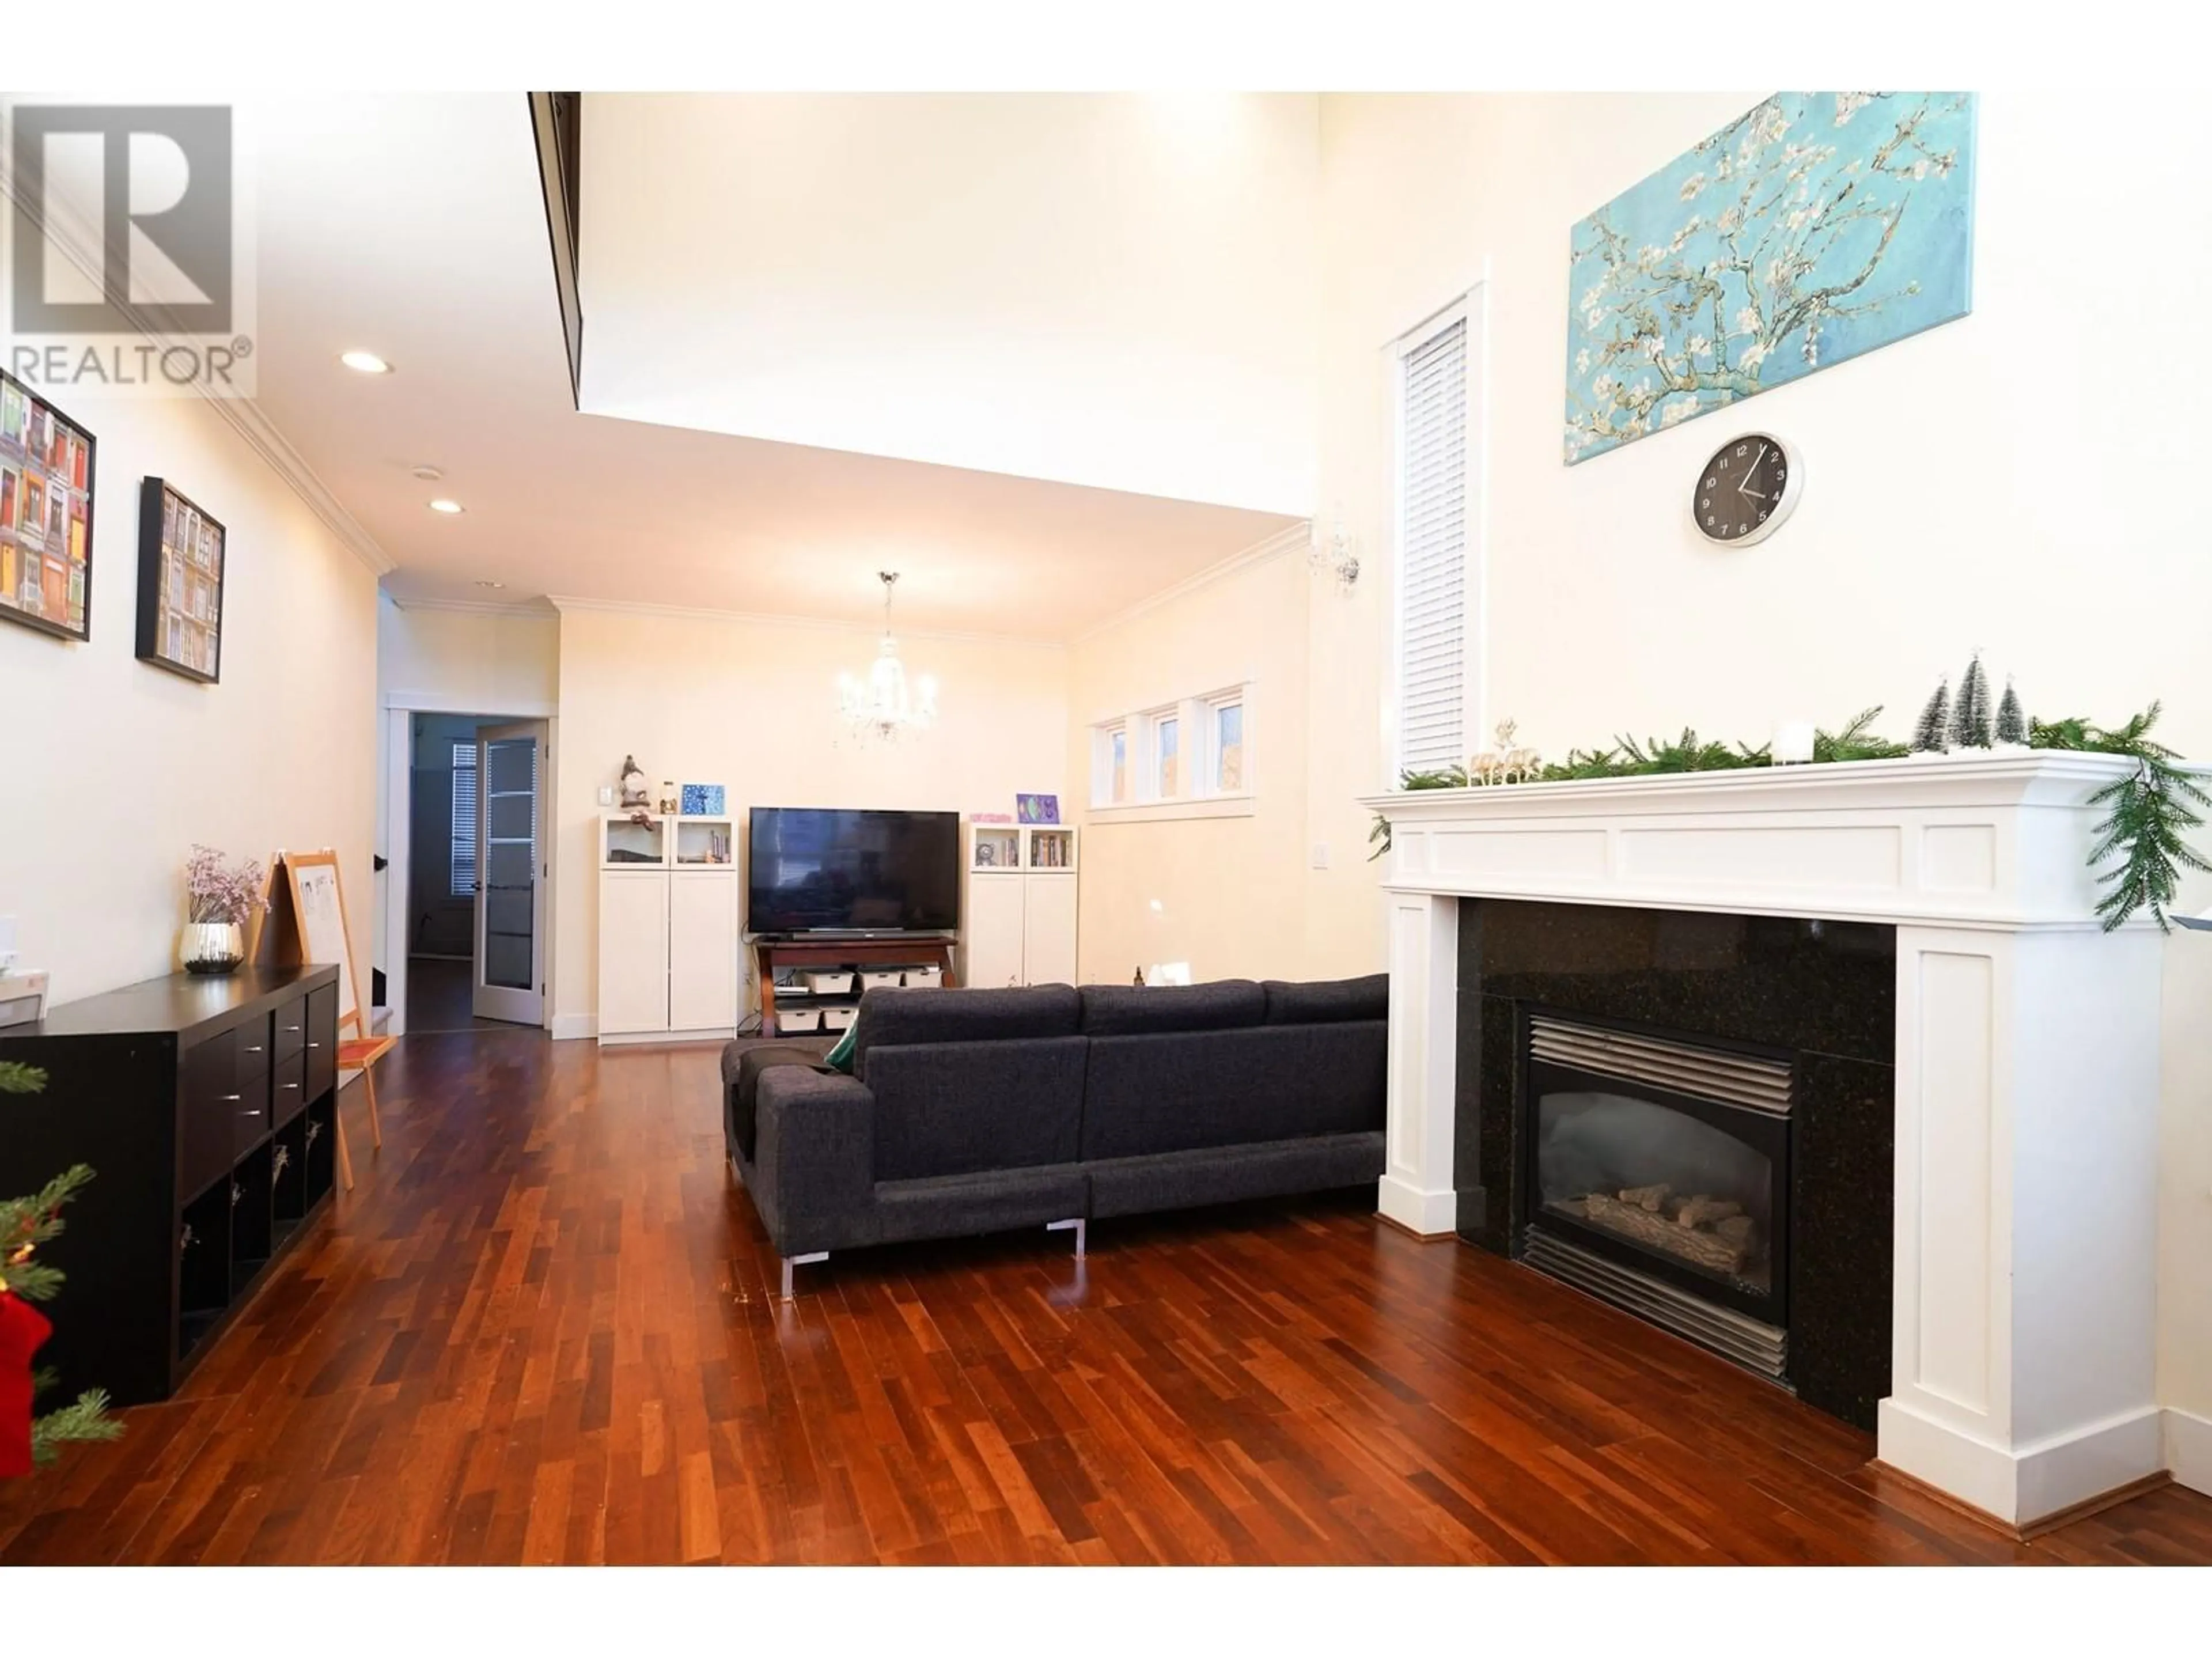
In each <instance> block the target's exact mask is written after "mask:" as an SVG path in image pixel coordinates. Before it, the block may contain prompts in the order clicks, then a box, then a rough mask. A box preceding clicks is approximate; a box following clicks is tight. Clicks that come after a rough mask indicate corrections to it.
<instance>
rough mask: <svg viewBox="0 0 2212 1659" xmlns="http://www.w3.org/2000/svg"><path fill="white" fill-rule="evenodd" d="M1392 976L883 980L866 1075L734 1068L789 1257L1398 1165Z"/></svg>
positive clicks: (1313, 1183)
mask: <svg viewBox="0 0 2212 1659" xmlns="http://www.w3.org/2000/svg"><path fill="white" fill-rule="evenodd" d="M1388 1010H1389V980H1388V977H1387V976H1386V975H1380V974H1377V975H1371V976H1370V977H1368V978H1364V979H1355V980H1341V981H1331V982H1328V983H1320V984H1290V983H1285V982H1280V981H1269V982H1267V983H1266V984H1264V985H1262V984H1258V983H1255V982H1254V981H1250V980H1224V981H1215V982H1213V983H1211V984H1206V985H1196V986H1188V987H1149V988H1148V987H1122V986H1088V987H1084V988H1083V989H1082V990H1080V991H1079V990H1077V989H1075V988H1074V987H1071V986H1066V985H1048V986H1036V987H1028V988H1024V989H1018V990H979V991H954V990H873V991H870V992H869V993H868V994H866V997H865V998H864V999H863V1000H862V1001H861V1005H860V1021H859V1029H858V1031H857V1033H856V1037H855V1046H854V1075H852V1076H850V1077H846V1076H842V1075H838V1074H833V1073H821V1072H817V1071H814V1070H811V1069H809V1068H808V1067H806V1066H797V1065H793V1066H770V1067H769V1068H768V1069H767V1070H764V1071H762V1072H760V1073H758V1077H757V1086H756V1087H755V1089H754V1090H753V1091H752V1094H753V1097H752V1099H751V1100H750V1101H749V1102H748V1101H744V1100H742V1099H741V1098H740V1090H739V1071H740V1068H739V1066H738V1062H737V1049H736V1048H735V1046H734V1045H733V1047H732V1050H731V1051H730V1053H729V1054H726V1056H725V1059H724V1064H723V1079H724V1095H725V1100H724V1125H725V1132H726V1136H727V1139H728V1141H729V1150H730V1158H731V1162H732V1165H733V1166H734V1167H735V1168H736V1170H737V1171H738V1178H739V1179H740V1180H741V1181H742V1182H744V1186H745V1189H746V1191H747V1192H749V1193H750V1194H752V1199H753V1204H754V1206H755V1207H756V1208H757V1210H758V1211H759V1212H760V1218H761V1221H762V1223H763V1225H765V1226H766V1227H767V1229H768V1233H769V1238H770V1239H771V1240H772V1241H773V1242H774V1243H775V1248H776V1252H777V1254H778V1255H781V1256H782V1257H783V1259H784V1272H783V1279H784V1293H785V1295H786V1296H788V1295H789V1294H790V1291H791V1268H792V1266H793V1263H794V1262H799V1261H818V1260H820V1259H821V1257H822V1256H823V1255H826V1254H827V1253H828V1252H829V1251H831V1250H841V1249H854V1248H856V1247H858V1246H860V1245H866V1244H890V1243H902V1242H907V1241H911V1240H916V1239H926V1238H946V1237H959V1236H963V1235H967V1234H972V1233H986V1232H995V1231H1006V1230H1008V1229H1012V1228H1018V1227H1035V1226H1054V1227H1067V1228H1070V1229H1072V1230H1073V1231H1074V1232H1075V1233H1076V1239H1077V1249H1078V1250H1079V1251H1080V1250H1081V1249H1082V1248H1083V1231H1084V1229H1083V1225H1082V1224H1084V1223H1085V1222H1087V1221H1091V1220H1097V1219H1102V1218H1106V1217H1109V1216H1121V1215H1133V1214H1137V1213H1139V1212H1146V1211H1152V1210H1168V1209H1178V1208H1182V1207H1186V1206H1192V1205H1200V1204H1217V1203H1223V1202H1226V1201H1229V1200H1238V1199H1250V1198H1269V1197H1276V1196H1280V1195H1284V1194H1293V1193H1308V1192H1319V1191H1324V1190H1327V1189H1328V1188H1336V1187H1348V1186H1352V1185H1354V1184H1357V1183H1359V1182H1371V1181H1374V1180H1376V1179H1377V1178H1378V1177H1379V1176H1381V1175H1382V1173H1383V1073H1384V1066H1385V1060H1384V1049H1385V1042H1386V1039H1387V1035H1388V1029H1389V1028H1388V1024H1387V1015H1388Z"/></svg>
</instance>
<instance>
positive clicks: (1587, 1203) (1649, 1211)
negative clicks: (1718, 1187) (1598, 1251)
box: [1563, 1182, 1756, 1274]
mask: <svg viewBox="0 0 2212 1659" xmlns="http://www.w3.org/2000/svg"><path fill="white" fill-rule="evenodd" d="M1580 1203H1581V1207H1582V1213H1583V1215H1584V1216H1586V1217H1587V1218H1589V1220H1590V1221H1591V1222H1592V1223H1594V1224H1595V1225H1598V1226H1600V1227H1603V1228H1605V1229H1606V1230H1607V1231H1610V1232H1614V1233H1618V1234H1620V1236H1621V1237H1624V1238H1627V1239H1632V1240H1633V1241H1634V1242H1635V1243H1638V1244H1642V1245H1644V1246H1645V1247H1647V1248H1648V1249H1655V1250H1662V1251H1664V1252H1666V1253H1667V1254H1668V1255H1673V1256H1678V1257H1680V1259H1681V1260H1683V1261H1688V1262H1692V1263H1694V1264H1695V1265H1697V1266H1698V1267H1704V1268H1707V1269H1709V1270H1711V1271H1712V1272H1716V1273H1729V1274H1741V1273H1742V1272H1743V1269H1744V1264H1745V1263H1746V1262H1747V1261H1749V1260H1750V1259H1751V1254H1752V1247H1753V1233H1754V1231H1756V1230H1755V1228H1754V1226H1753V1222H1752V1218H1750V1217H1749V1216H1747V1215H1746V1214H1745V1213H1744V1212H1743V1206H1742V1205H1741V1204H1739V1203H1737V1202H1736V1201H1735V1200H1734V1199H1732V1198H1715V1197H1713V1196H1712V1195H1711V1194H1708V1193H1699V1194H1694V1195H1692V1196H1690V1197H1685V1198H1678V1197H1676V1196H1675V1194H1674V1188H1671V1187H1669V1186H1668V1185H1667V1184H1666V1183H1665V1182H1660V1183H1658V1184H1657V1185H1655V1186H1650V1187H1623V1188H1620V1191H1619V1192H1617V1193H1591V1194H1588V1195H1587V1196H1586V1197H1584V1198H1583V1199H1582V1200H1580ZM1563 1207H1565V1208H1566V1209H1567V1210H1569V1211H1570V1212H1571V1211H1572V1210H1573V1209H1574V1208H1575V1205H1574V1203H1572V1202H1570V1203H1568V1204H1567V1205H1565V1206H1563Z"/></svg>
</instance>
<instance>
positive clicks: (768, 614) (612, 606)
mask: <svg viewBox="0 0 2212 1659" xmlns="http://www.w3.org/2000/svg"><path fill="white" fill-rule="evenodd" d="M545 598H546V599H547V601H548V602H549V603H550V605H552V606H553V608H554V609H555V610H556V611H561V612H562V613H563V614H566V613H567V612H568V611H602V612H605V613H608V614H611V615H613V616H617V617H676V618H679V619H683V620H686V621H690V622H726V623H751V624H753V625H755V626H757V627H765V628H811V629H822V630H823V631H825V632H829V633H836V634H863V635H868V636H869V637H871V638H873V637H876V636H878V635H881V634H882V633H883V625H882V624H881V623H862V622H849V621H846V620H843V619H842V618H839V617H800V616H793V615H788V614H786V613H783V612H780V611H719V610H715V609H714V608H712V607H710V606H707V605H657V604H654V603H653V602H651V601H649V600H645V599H585V598H582V597H580V596H579V595H577V594H574V593H548V594H547V595H546V596H545ZM891 631H892V632H893V633H895V634H896V635H898V637H899V638H900V639H902V640H949V641H956V642H958V643H963V644H969V645H1018V646H1024V647H1027V648H1029V649H1030V650H1033V651H1060V650H1064V649H1066V647H1065V646H1064V645H1063V644H1062V643H1061V641H1058V640H1036V639H1024V638H1022V637H1021V636H1020V635H1014V634H978V633H962V632H959V631H957V630H954V629H929V628H907V627H903V626H902V627H899V628H896V629H892V630H891Z"/></svg>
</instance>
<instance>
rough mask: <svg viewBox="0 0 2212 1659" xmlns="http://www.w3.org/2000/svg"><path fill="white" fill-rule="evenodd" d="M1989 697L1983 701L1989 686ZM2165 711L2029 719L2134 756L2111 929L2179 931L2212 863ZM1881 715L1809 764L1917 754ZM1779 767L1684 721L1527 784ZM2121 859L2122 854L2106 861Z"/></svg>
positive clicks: (2047, 735)
mask: <svg viewBox="0 0 2212 1659" xmlns="http://www.w3.org/2000/svg"><path fill="white" fill-rule="evenodd" d="M2007 695H2008V696H2010V693H2009V692H2008V693H2007ZM1981 696H1982V697H1983V698H1984V702H1985V701H1986V697H1987V690H1986V687H1984V689H1983V690H1982V693H1981ZM2159 713H2160V706H2159V705H2158V704H2157V703H2153V704H2151V706H2150V707H2149V708H2146V709H2144V710H2143V711H2142V713H2141V714H2137V715H2136V716H2135V717H2134V718H2133V719H2131V720H2129V721H2128V722H2127V723H2126V724H2125V725H2124V726H2117V727H2114V726H2097V725H2094V724H2093V723H2091V722H2090V721H2088V720H2082V719H2080V718H2078V717H2075V718H2072V719H2068V720H2032V721H2029V722H2028V725H2027V747H2028V748H2030V749H2049V750H2072V751H2075V752H2078V753H2081V754H2091V755H2119V756H2124V757H2127V758H2128V759H2130V760H2132V761H2134V762H2135V763H2136V764H2135V767H2134V769H2132V770H2131V771H2130V772H2128V773H2127V774H2126V775H2124V776H2121V777H2118V778H2115V779H2114V780H2113V781H2112V782H2110V783H2108V784H2106V786H2105V787H2103V788H2101V789H2100V790H2098V791H2097V793H2095V794H2093V795H2092V796H2090V797H2089V799H2090V801H2091V802H2092V803H2093V805H2099V806H2102V807H2104V808H2106V815H2105V817H2103V818H2102V819H2101V820H2100V822H2099V823H2098V824H2097V826H2096V829H2095V830H2094V832H2093V833H2094V835H2095V836H2096V842H2095V844H2094V845H2093V846H2092V847H2091V848H2090V849H2089V856H2088V863H2089V867H2090V868H2091V869H2092V870H2094V871H2096V872H2097V878H2098V880H2099V881H2100V883H2102V884H2103V885H2104V888H2105V896H2104V897H2102V898H2101V899H2100V900H2099V901H2098V902H2097V914H2098V915H2099V916H2100V917H2101V918H2102V919H2103V922H2104V927H2105V931H2106V933H2110V932H2112V929H2114V928H2116V927H2118V926H2119V925H2120V924H2121V923H2122V922H2124V921H2127V920H2128V918H2129V917H2130V916H2132V915H2135V914H2136V912H2137V911H2138V910H2148V911H2149V912H2150V914H2151V918H2152V920H2154V921H2156V922H2157V923H2158V925H2159V927H2160V931H2161V932H2170V931H2172V925H2171V923H2170V922H2169V921H2167V919H2166V912H2167V910H2168V909H2169V908H2171V906H2172V902H2173V896H2174V892H2175V890H2176V888H2177V887H2179V884H2180V879H2181V872H2182V871H2183V870H2184V869H2190V870H2212V863H2208V862H2207V861H2206V860H2205V859H2204V858H2203V855H2202V854H2199V853H2198V852H2197V850H2196V848H2192V847H2191V846H2190V845H2189V843H2188V842H2187V841H2185V839H2184V836H2185V835H2186V833H2187V832H2188V831H2190V830H2191V829H2197V828H2198V827H2199V826H2200V825H2202V824H2203V822H2204V818H2203V813H2202V812H2201V811H2198V810H2197V809H2199V808H2201V807H2212V794H2208V793H2206V791H2205V789H2204V787H2203V785H2201V784H2200V783H2198V782H2197V780H2196V779H2195V778H2193V777H2191V775H2189V774H2187V773H2186V772H2184V771H2182V770H2181V769H2179V766H2177V765H2176V764H2175V763H2176V762H2177V761H2178V760H2179V758H2180V757H2179V756H2178V755H2176V754H2175V753H2174V752H2173V750H2171V749H2169V748H2167V747H2166V745H2165V744H2162V743H2160V742H2159V741H2157V740H2156V739H2155V738H2153V737H2151V736H2150V729H2151V727H2152V726H2155V725H2156V724H2157V723H2158V717H2159ZM1880 716H1881V707H1880V706H1879V705H1877V706H1875V708H1868V709H1863V710H1862V711H1860V713H1859V714H1857V717H1856V718H1854V719H1853V720H1851V721H1850V723H1849V724H1848V725H1846V726H1844V728H1843V729H1842V730H1841V731H1839V732H1826V731H1822V732H1818V733H1816V734H1815V736H1814V740H1813V759H1812V764H1814V765H1832V764H1838V763H1848V762H1851V761H1866V760H1895V759H1899V758H1900V757H1903V756H1905V755H1908V754H1910V753H1911V752H1912V751H1911V750H1909V749H1908V748H1906V746H1905V744H1901V743H1892V742H1890V741H1889V740H1888V739H1887V738H1881V737H1877V736H1876V735H1875V732H1874V723H1875V720H1877V719H1878V718H1879V717H1880ZM1931 717H1933V718H1934V719H1936V720H1941V719H1942V714H1940V713H1938V712H1937V710H1936V704H1935V703H1934V702H1933V701H1932V700H1931V702H1930V706H1929V710H1927V711H1924V712H1923V714H1922V716H1921V720H1922V722H1923V725H1925V724H1927V723H1928V722H1929V720H1930V719H1931ZM1773 764H1774V757H1773V755H1772V754H1771V751H1770V750H1769V746H1768V745H1767V744H1759V746H1758V747H1756V748H1753V747H1752V746H1751V745H1750V744H1742V743H1735V744H1730V743H1717V742H1711V741H1708V740H1705V739H1703V738H1699V736H1698V734H1697V733H1696V732H1693V731H1691V730H1690V729H1689V728H1688V727H1686V726H1685V727H1684V728H1683V730H1682V735H1681V736H1680V738H1669V739H1663V740H1662V739H1661V738H1646V739H1644V741H1643V742H1641V743H1639V742H1638V741H1637V740H1636V739H1635V738H1622V737H1616V738H1614V739H1613V744H1612V745H1611V746H1610V747H1609V748H1605V749H1589V750H1584V749H1571V750H1568V751H1567V757H1566V759H1565V760H1564V761H1554V762H1553V763H1550V764H1548V765H1546V766H1542V767H1540V768H1538V769H1537V770H1536V771H1535V772H1534V774H1533V775H1530V776H1529V777H1528V779H1527V780H1526V781H1527V782H1528V783H1567V782H1573V781H1582V780H1588V779H1597V778H1643V777H1656V776H1660V775H1668V776H1675V775H1680V774H1683V773H1686V772H1731V771H1741V770H1746V769H1750V768H1753V767H1761V766H1771V765H1773ZM1398 787H1400V788H1401V789H1467V788H1489V789H1514V788H1518V787H1522V786H1521V785H1520V784H1519V783H1495V782H1486V781H1483V780H1481V779H1480V778H1477V777H1474V776H1472V775H1470V774H1469V773H1468V769H1467V768H1466V767H1464V766H1452V767H1446V768H1444V769H1441V770H1437V771H1429V772H1407V773H1404V774H1402V775H1401V776H1400V777H1399V780H1398ZM1367 839H1368V841H1369V842H1370V845H1373V846H1374V848H1375V850H1374V851H1373V852H1372V853H1370V854H1369V855H1368V861H1369V862H1370V863H1372V862H1373V861H1374V860H1376V859H1379V858H1381V857H1382V856H1383V854H1385V853H1387V852H1389V850H1390V842H1391V834H1390V820H1389V818H1387V817H1384V816H1383V814H1382V813H1380V812H1377V813H1376V815H1375V827H1374V829H1372V830H1370V832H1369V835H1368V837H1367ZM2114 859H2117V860H2118V861H2117V862H2115V863H2112V864H2111V865H2110V866H2109V867H2102V866H2106V864H2107V861H2108V860H2114Z"/></svg>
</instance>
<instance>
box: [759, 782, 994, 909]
mask: <svg viewBox="0 0 2212 1659" xmlns="http://www.w3.org/2000/svg"><path fill="white" fill-rule="evenodd" d="M750 820H751V824H750V836H749V838H748V845H747V853H748V858H747V863H748V866H749V878H748V881H747V889H748V891H747V896H746V904H745V927H746V928H747V930H748V931H749V932H751V933H950V932H951V931H952V930H953V929H954V928H956V927H958V926H959V925H960V815H959V814H958V813H957V812H879V811H851V810H847V809H843V808H836V807H814V806H756V807H754V808H753V809H752V812H751V814H750Z"/></svg>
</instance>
